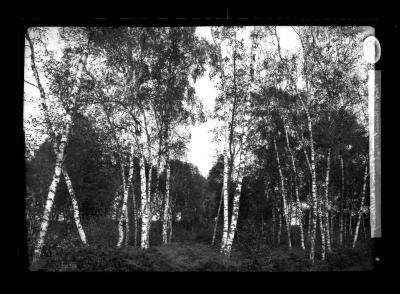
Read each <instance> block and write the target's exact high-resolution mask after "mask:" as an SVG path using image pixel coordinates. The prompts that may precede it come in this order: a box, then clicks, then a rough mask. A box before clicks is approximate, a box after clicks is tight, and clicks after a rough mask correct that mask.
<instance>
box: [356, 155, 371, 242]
mask: <svg viewBox="0 0 400 294" xmlns="http://www.w3.org/2000/svg"><path fill="white" fill-rule="evenodd" d="M367 177H368V162H367V164H366V165H365V172H364V179H363V187H362V194H361V203H360V209H359V211H358V218H357V224H356V230H355V233H354V239H353V248H354V247H356V243H357V238H358V230H359V228H360V223H361V218H362V215H363V207H364V201H365V194H366V193H365V190H366V186H367Z"/></svg>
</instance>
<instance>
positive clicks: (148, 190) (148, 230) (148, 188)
mask: <svg viewBox="0 0 400 294" xmlns="http://www.w3.org/2000/svg"><path fill="white" fill-rule="evenodd" d="M151 181H152V165H151V164H150V167H149V177H148V181H147V198H148V200H147V201H148V202H147V203H148V205H147V215H148V218H149V221H148V222H147V232H148V234H149V235H150V228H151V222H152V218H153V214H152V197H151ZM149 237H150V236H149Z"/></svg>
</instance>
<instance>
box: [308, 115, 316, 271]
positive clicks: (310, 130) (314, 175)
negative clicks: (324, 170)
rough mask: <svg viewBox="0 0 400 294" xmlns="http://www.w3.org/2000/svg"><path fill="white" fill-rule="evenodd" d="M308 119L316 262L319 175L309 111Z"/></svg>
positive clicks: (312, 246) (311, 243) (313, 250)
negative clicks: (316, 168)
mask: <svg viewBox="0 0 400 294" xmlns="http://www.w3.org/2000/svg"><path fill="white" fill-rule="evenodd" d="M307 120H308V130H309V132H310V149H311V156H310V163H311V196H312V203H313V205H312V206H313V214H312V223H311V238H310V260H311V262H312V263H314V257H315V237H316V227H317V226H316V222H317V217H316V214H317V176H316V172H315V151H314V139H313V133H312V124H311V118H310V115H309V114H308V112H307Z"/></svg>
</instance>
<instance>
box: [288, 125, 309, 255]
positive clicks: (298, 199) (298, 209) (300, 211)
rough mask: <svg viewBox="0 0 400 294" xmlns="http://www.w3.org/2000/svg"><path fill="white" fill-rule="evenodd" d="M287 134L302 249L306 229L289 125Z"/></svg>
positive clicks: (303, 247)
mask: <svg viewBox="0 0 400 294" xmlns="http://www.w3.org/2000/svg"><path fill="white" fill-rule="evenodd" d="M285 135H286V145H287V147H288V149H289V153H290V157H291V159H292V169H293V179H294V189H295V193H296V203H297V208H296V217H298V218H299V222H300V242H301V249H303V250H305V249H306V247H305V245H304V230H303V211H302V210H301V203H300V196H299V187H298V185H297V169H296V163H295V160H294V154H293V152H292V148H291V147H290V143H289V135H288V132H287V127H286V126H285Z"/></svg>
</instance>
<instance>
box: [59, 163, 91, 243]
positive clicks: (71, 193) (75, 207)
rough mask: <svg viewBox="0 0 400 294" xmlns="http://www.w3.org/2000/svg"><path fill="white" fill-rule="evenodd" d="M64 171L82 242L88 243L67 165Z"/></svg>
mask: <svg viewBox="0 0 400 294" xmlns="http://www.w3.org/2000/svg"><path fill="white" fill-rule="evenodd" d="M62 173H63V175H64V179H65V182H66V183H67V188H68V191H69V195H70V196H71V200H72V208H73V211H74V221H75V225H76V228H77V229H78V233H79V237H80V238H81V241H82V243H83V244H85V245H86V243H87V241H86V235H85V232H84V230H83V228H82V225H81V219H80V217H79V206H78V201H77V200H76V197H75V192H74V188H73V187H72V182H71V179H70V177H69V175H68V172H67V171H66V169H65V167H63V168H62Z"/></svg>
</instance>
